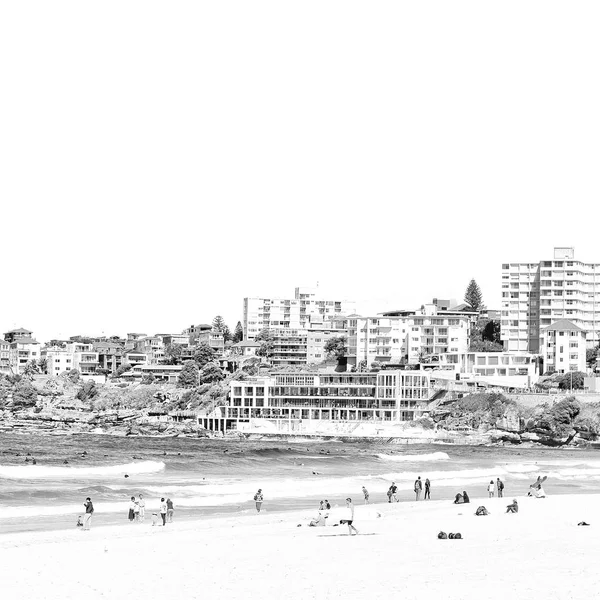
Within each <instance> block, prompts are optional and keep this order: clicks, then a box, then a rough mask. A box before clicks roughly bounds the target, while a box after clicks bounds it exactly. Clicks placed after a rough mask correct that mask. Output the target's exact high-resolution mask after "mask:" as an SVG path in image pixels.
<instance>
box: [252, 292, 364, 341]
mask: <svg viewBox="0 0 600 600" xmlns="http://www.w3.org/2000/svg"><path fill="white" fill-rule="evenodd" d="M354 311H355V305H354V302H352V301H348V300H335V299H327V298H324V297H323V296H322V295H321V294H320V291H319V290H318V288H300V287H299V288H296V289H295V295H294V298H244V314H243V320H242V327H243V328H244V339H246V340H253V339H254V338H255V337H256V336H257V335H258V334H259V333H260V332H261V331H262V330H263V329H292V330H299V329H306V328H307V327H308V325H309V322H310V317H311V316H312V317H318V318H321V319H322V320H324V321H328V320H331V319H333V318H335V317H341V316H346V315H349V314H351V313H353V312H354Z"/></svg>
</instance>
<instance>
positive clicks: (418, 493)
mask: <svg viewBox="0 0 600 600" xmlns="http://www.w3.org/2000/svg"><path fill="white" fill-rule="evenodd" d="M422 489H423V482H422V481H421V476H420V475H419V476H418V477H417V479H416V481H415V496H416V498H415V499H416V500H417V501H418V500H419V499H420V498H421V490H422Z"/></svg>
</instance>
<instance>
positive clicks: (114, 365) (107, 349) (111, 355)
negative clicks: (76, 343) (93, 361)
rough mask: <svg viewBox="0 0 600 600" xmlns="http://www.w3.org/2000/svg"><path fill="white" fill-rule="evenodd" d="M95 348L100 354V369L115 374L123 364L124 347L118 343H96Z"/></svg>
mask: <svg viewBox="0 0 600 600" xmlns="http://www.w3.org/2000/svg"><path fill="white" fill-rule="evenodd" d="M93 348H94V350H95V352H97V354H98V368H99V369H107V370H109V371H111V372H112V373H114V372H115V371H116V370H117V369H118V368H119V367H120V366H121V365H122V364H123V352H124V347H123V345H122V344H120V343H117V342H104V341H101V342H94V343H93Z"/></svg>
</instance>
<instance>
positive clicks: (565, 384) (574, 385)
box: [558, 371, 585, 390]
mask: <svg viewBox="0 0 600 600" xmlns="http://www.w3.org/2000/svg"><path fill="white" fill-rule="evenodd" d="M584 378H585V373H582V372H581V371H569V372H568V373H565V374H564V375H563V376H562V377H561V378H560V379H559V381H558V387H559V388H560V389H561V390H570V389H573V390H582V389H583V382H584Z"/></svg>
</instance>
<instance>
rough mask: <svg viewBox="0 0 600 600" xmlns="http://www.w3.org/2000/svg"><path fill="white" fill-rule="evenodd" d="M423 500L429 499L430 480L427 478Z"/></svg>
mask: <svg viewBox="0 0 600 600" xmlns="http://www.w3.org/2000/svg"><path fill="white" fill-rule="evenodd" d="M423 500H431V481H429V479H426V480H425V496H423Z"/></svg>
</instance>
